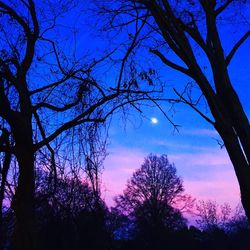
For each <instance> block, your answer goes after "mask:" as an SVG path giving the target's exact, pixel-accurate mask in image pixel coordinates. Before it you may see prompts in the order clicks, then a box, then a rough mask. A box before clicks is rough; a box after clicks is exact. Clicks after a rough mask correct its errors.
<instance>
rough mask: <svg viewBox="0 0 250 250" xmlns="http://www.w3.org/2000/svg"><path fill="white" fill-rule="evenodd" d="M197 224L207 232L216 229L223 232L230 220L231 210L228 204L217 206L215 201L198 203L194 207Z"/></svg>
mask: <svg viewBox="0 0 250 250" xmlns="http://www.w3.org/2000/svg"><path fill="white" fill-rule="evenodd" d="M196 210H197V212H198V213H197V216H198V217H199V219H197V220H196V222H197V224H198V225H199V226H200V227H201V229H203V230H205V231H207V232H213V231H215V230H218V229H222V230H225V229H226V226H227V223H228V222H229V220H230V219H231V213H232V209H231V207H230V205H229V204H227V203H224V204H223V205H221V206H219V205H218V204H217V203H216V202H215V201H211V200H208V201H199V202H198V203H197V205H196Z"/></svg>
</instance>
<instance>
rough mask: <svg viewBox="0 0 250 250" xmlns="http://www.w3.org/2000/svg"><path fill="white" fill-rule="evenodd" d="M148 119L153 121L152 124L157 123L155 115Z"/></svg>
mask: <svg viewBox="0 0 250 250" xmlns="http://www.w3.org/2000/svg"><path fill="white" fill-rule="evenodd" d="M150 121H151V123H153V124H157V123H158V119H157V118H156V117H152V118H151V119H150Z"/></svg>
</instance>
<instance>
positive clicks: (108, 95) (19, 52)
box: [0, 0, 157, 250]
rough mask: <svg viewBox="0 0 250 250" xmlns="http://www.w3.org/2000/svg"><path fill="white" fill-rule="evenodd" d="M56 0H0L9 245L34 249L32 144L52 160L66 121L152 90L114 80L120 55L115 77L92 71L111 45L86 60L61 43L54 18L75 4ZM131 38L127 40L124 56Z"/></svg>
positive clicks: (0, 111)
mask: <svg viewBox="0 0 250 250" xmlns="http://www.w3.org/2000/svg"><path fill="white" fill-rule="evenodd" d="M36 4H37V5H38V6H36ZM54 4H55V3H54ZM56 4H57V5H56V6H55V5H53V1H51V2H50V1H48V2H46V4H45V3H43V2H40V3H38V2H35V1H33V0H25V1H0V19H1V25H0V46H1V50H0V118H1V121H2V124H3V126H2V127H1V129H2V131H5V130H6V131H7V133H8V134H10V136H11V138H13V145H8V144H7V143H0V152H3V153H4V154H6V156H7V155H8V154H10V155H13V156H14V157H15V159H16V161H17V163H18V185H17V188H16V192H15V194H14V197H13V199H12V202H11V206H12V208H13V210H14V212H15V217H16V225H15V231H14V236H13V243H12V246H11V249H20V250H21V249H22V250H24V249H25V250H29V249H30V250H31V249H35V239H36V236H35V235H36V230H35V224H34V221H35V214H34V192H35V163H36V156H37V152H38V151H39V150H40V149H42V148H47V151H48V152H49V153H50V155H51V162H52V163H53V164H51V167H55V164H54V155H55V153H54V149H53V142H54V141H55V140H59V139H60V140H61V139H62V138H63V137H64V138H65V137H67V135H68V131H69V130H70V129H72V128H76V127H77V128H78V129H81V128H82V127H81V125H82V124H86V123H92V122H95V123H103V122H105V120H106V119H107V118H108V117H109V116H110V115H111V114H112V113H113V112H115V111H116V110H117V109H119V108H120V107H123V106H125V105H126V104H131V105H133V107H136V104H135V103H136V102H137V101H139V100H146V99H149V96H148V95H149V94H150V93H156V92H157V91H155V90H152V91H145V90H140V89H139V88H138V86H137V85H136V84H134V83H133V82H131V83H130V84H129V85H127V86H126V87H124V86H123V85H122V84H121V80H122V71H123V69H124V65H125V63H126V59H124V60H123V61H122V67H121V71H120V77H119V80H118V83H117V84H113V83H111V84H105V83H104V84H103V83H101V81H99V82H98V81H97V80H96V79H95V78H94V77H93V74H92V71H93V69H94V68H95V67H96V65H99V64H100V63H102V62H103V61H104V60H105V59H107V58H109V57H110V55H111V54H112V53H110V54H107V55H105V56H104V57H102V58H100V59H99V60H94V59H93V60H91V59H89V58H87V57H86V60H87V62H86V61H83V60H81V59H77V56H76V53H73V55H72V53H70V50H69V46H68V47H67V46H64V45H65V44H63V45H62V46H60V44H59V41H56V40H55V39H54V38H55V37H57V36H58V34H59V33H60V30H59V31H58V30H57V28H58V27H62V26H57V20H58V19H60V18H62V14H66V13H67V12H68V11H69V10H72V8H74V6H75V1H68V2H66V3H65V2H64V1H58V2H57V3H56ZM59 17H60V18H59ZM52 31H53V32H55V34H56V35H54V33H53V32H52ZM56 32H57V33H56ZM138 32H139V31H138V30H136V31H135V37H136V34H137V33H138ZM65 36H70V34H69V32H65ZM134 46H135V41H134V40H133V41H132V42H131V46H130V48H129V50H128V51H127V53H126V58H128V56H129V54H130V52H131V50H132V48H134ZM65 47H66V50H63V48H65ZM71 47H72V46H71ZM2 135H3V134H2ZM58 138H59V139H58ZM54 172H55V171H54Z"/></svg>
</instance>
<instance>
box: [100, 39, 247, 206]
mask: <svg viewBox="0 0 250 250" xmlns="http://www.w3.org/2000/svg"><path fill="white" fill-rule="evenodd" d="M223 38H224V39H225V40H226V39H230V35H228V36H226V35H224V37H223ZM227 42H228V41H227ZM231 42H232V41H231ZM249 45H250V42H249V41H247V42H245V44H244V45H243V46H242V48H241V49H240V50H239V51H238V52H237V54H236V55H235V58H234V59H233V61H232V62H231V65H230V67H229V72H230V76H231V80H232V83H233V84H234V87H235V89H236V91H237V93H238V95H239V97H240V99H241V101H242V104H243V106H244V109H245V111H246V113H247V115H248V117H249V115H250V102H249V94H250V88H249V82H250V63H249V54H250V46H249ZM161 73H162V75H163V79H164V80H166V81H167V82H170V83H171V85H172V84H174V83H175V82H176V84H177V85H178V84H180V83H181V84H183V83H185V82H186V81H187V79H186V78H185V77H184V76H182V75H180V74H178V73H176V72H172V71H169V69H164V70H163V71H162V72H161ZM166 76H167V77H166ZM163 108H164V110H166V111H167V110H169V108H170V106H169V105H168V104H167V103H165V104H163ZM174 110H175V112H174V113H173V112H172V113H170V116H171V117H172V120H173V121H174V123H175V124H178V125H180V127H179V132H177V131H175V130H174V128H173V126H172V125H171V124H170V123H169V122H168V121H167V119H166V118H165V117H164V115H163V114H162V113H161V112H160V111H159V110H157V108H147V109H145V110H143V111H144V113H143V116H144V117H141V116H140V114H138V113H132V115H130V116H129V117H128V119H127V120H126V123H124V120H123V119H122V118H121V117H120V116H115V117H113V119H112V123H111V127H110V131H109V145H108V154H109V155H108V156H107V158H106V160H105V162H104V172H103V197H104V199H105V200H106V202H107V203H108V205H113V204H114V201H113V198H114V196H115V195H117V194H121V193H122V191H123V190H124V189H125V186H126V182H127V180H128V179H129V178H131V176H132V173H133V172H134V171H135V170H136V169H138V168H139V167H140V165H141V164H142V163H143V160H144V158H145V157H146V156H147V155H148V154H149V153H153V154H167V155H168V158H169V161H170V162H171V163H174V164H175V166H176V168H177V173H178V174H179V175H180V176H181V177H182V179H183V183H184V188H185V192H186V193H188V194H190V195H191V196H192V197H193V198H195V199H196V200H208V199H210V200H215V201H217V202H218V203H219V204H221V203H224V202H227V203H229V204H230V205H231V206H232V207H235V206H236V205H238V204H239V202H240V192H239V187H238V183H237V180H236V177H235V173H234V170H233V166H232V164H231V162H230V159H229V157H228V155H227V152H226V150H225V149H224V148H221V146H220V142H221V140H220V137H219V135H218V134H217V132H216V131H215V130H214V129H213V127H212V126H210V125H209V124H207V123H206V122H205V121H204V120H203V119H202V118H201V117H199V116H198V114H196V113H195V112H194V111H193V110H191V109H190V108H189V107H186V106H183V105H180V104H176V105H175V106H174ZM152 117H155V118H157V120H158V123H155V124H154V123H152V122H151V120H150V119H151V118H152Z"/></svg>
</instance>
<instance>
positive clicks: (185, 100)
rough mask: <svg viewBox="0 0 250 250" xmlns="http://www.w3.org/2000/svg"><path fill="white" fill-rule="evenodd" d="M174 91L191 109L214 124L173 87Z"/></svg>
mask: <svg viewBox="0 0 250 250" xmlns="http://www.w3.org/2000/svg"><path fill="white" fill-rule="evenodd" d="M174 92H175V93H176V95H177V96H179V97H180V99H181V100H182V101H183V102H184V103H186V104H188V105H189V106H190V107H191V108H192V109H194V110H195V111H196V112H197V113H198V114H199V115H200V116H201V117H202V118H204V119H205V120H206V121H207V122H209V123H210V124H212V125H214V122H213V121H212V120H211V119H209V118H208V117H207V116H206V115H204V114H203V113H202V112H201V111H200V110H199V109H197V108H196V107H195V106H194V104H193V103H191V102H189V101H188V100H187V99H186V98H184V97H183V95H181V94H180V93H179V92H178V91H177V90H176V89H175V88H174Z"/></svg>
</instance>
